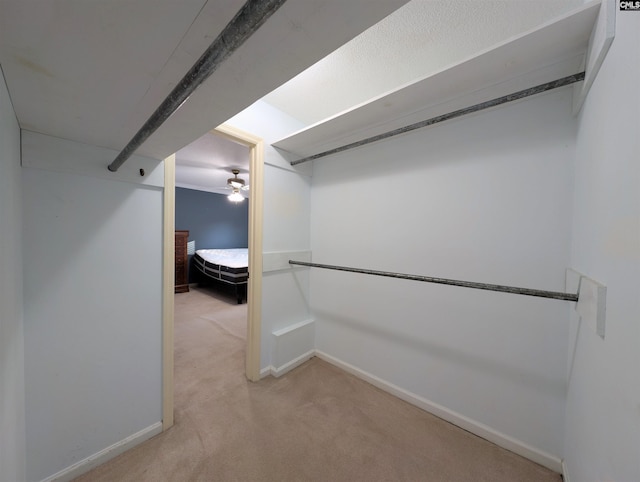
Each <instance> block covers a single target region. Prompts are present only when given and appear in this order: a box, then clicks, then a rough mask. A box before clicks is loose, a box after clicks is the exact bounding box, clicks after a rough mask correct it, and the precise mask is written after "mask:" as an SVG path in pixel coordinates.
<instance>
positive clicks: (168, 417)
mask: <svg viewBox="0 0 640 482" xmlns="http://www.w3.org/2000/svg"><path fill="white" fill-rule="evenodd" d="M212 132H215V133H216V134H218V135H220V136H222V137H225V138H226V139H228V140H231V141H233V142H236V143H239V144H242V145H244V146H246V147H248V148H249V183H250V185H251V196H249V242H248V248H249V280H248V286H247V340H246V355H245V375H246V377H247V379H249V380H251V381H258V380H259V379H260V326H261V312H262V309H261V308H262V226H263V182H264V144H263V141H262V139H260V138H259V137H256V136H254V135H252V134H249V133H247V132H244V131H241V130H239V129H236V128H235V127H232V126H228V125H224V124H223V125H221V126H219V127H217V128H216V129H214V131H212ZM164 165H165V189H164V219H163V225H164V230H163V241H164V250H163V258H164V259H163V307H162V311H163V321H162V324H163V329H162V429H163V430H167V429H168V428H170V427H171V426H172V425H173V413H174V391H173V364H174V360H173V356H174V352H173V345H174V336H173V334H174V279H175V278H174V255H175V246H174V235H175V233H174V218H175V155H174V156H170V157H169V158H167V159H165V163H164Z"/></svg>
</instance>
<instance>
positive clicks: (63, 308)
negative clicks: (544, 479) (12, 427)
mask: <svg viewBox="0 0 640 482" xmlns="http://www.w3.org/2000/svg"><path fill="white" fill-rule="evenodd" d="M22 147H23V164H24V166H27V167H25V168H24V169H23V182H24V185H23V207H24V214H23V216H24V232H23V242H24V248H23V249H24V253H25V257H24V305H25V308H24V310H25V311H24V316H25V321H24V327H25V328H24V331H25V335H24V337H25V381H26V445H27V474H26V475H27V479H28V480H33V481H35V480H41V479H43V478H45V477H49V476H51V475H53V474H56V473H58V472H60V471H64V470H67V469H69V468H70V467H71V466H72V465H73V464H76V463H83V461H84V463H86V462H87V460H86V459H87V458H88V457H90V456H93V455H95V454H97V453H99V452H101V451H103V450H105V449H108V448H109V447H112V446H113V445H114V444H116V443H119V442H121V441H123V440H124V439H126V438H127V437H130V436H132V435H133V434H136V433H137V432H139V431H144V430H147V429H149V428H150V427H155V428H157V427H158V423H159V422H160V421H161V419H162V412H161V404H162V393H161V388H162V387H161V359H162V358H161V354H162V353H161V334H162V317H161V300H162V298H161V293H162V271H161V269H162V189H161V188H160V187H157V186H154V185H147V186H144V185H141V184H139V183H138V182H139V181H138V179H139V175H138V174H137V172H136V171H137V165H138V163H139V162H142V163H146V164H147V165H149V164H151V163H155V164H156V166H158V170H157V171H158V172H162V167H161V163H159V162H158V161H150V160H144V159H132V160H130V161H129V162H130V163H131V166H129V167H128V170H125V172H124V173H119V176H120V179H121V180H108V179H101V178H97V177H93V176H92V175H78V174H73V173H70V172H54V171H52V170H44V169H42V168H41V167H43V166H47V165H51V167H52V168H54V169H56V168H59V167H60V165H61V164H64V163H65V162H66V163H67V164H66V165H65V166H63V169H61V170H66V169H68V168H69V167H71V165H72V164H74V163H75V164H77V165H79V166H80V165H82V166H83V170H84V172H87V173H90V172H91V170H92V169H93V170H95V172H96V173H98V172H99V173H105V176H106V177H109V173H108V172H107V170H106V166H107V164H108V162H109V161H110V160H111V159H113V158H114V157H115V155H116V154H117V153H115V152H113V151H109V150H106V149H99V148H94V147H91V146H85V145H81V144H77V143H74V142H70V141H63V140H60V139H55V138H51V137H47V136H42V135H39V134H34V133H27V132H23V146H22ZM63 157H64V162H63V160H62V158H63ZM152 167H153V166H149V169H148V171H149V177H150V178H154V177H157V176H158V175H159V174H158V172H156V171H154V170H153V169H152ZM127 172H129V173H131V174H132V177H131V178H130V181H131V182H127V181H125V180H123V179H124V177H123V176H126V175H127ZM134 175H135V176H137V177H133V176H134ZM116 179H117V177H116ZM159 181H160V184H161V182H162V179H160V180H159ZM143 182H147V181H143ZM155 428H154V430H155ZM76 475H77V474H76Z"/></svg>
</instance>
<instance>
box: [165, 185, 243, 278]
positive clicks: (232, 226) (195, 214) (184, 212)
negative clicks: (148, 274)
mask: <svg viewBox="0 0 640 482" xmlns="http://www.w3.org/2000/svg"><path fill="white" fill-rule="evenodd" d="M175 226H176V229H186V230H188V231H189V241H195V242H196V249H211V248H221V249H226V248H246V247H248V242H249V203H248V202H247V201H245V202H242V203H232V202H230V201H229V200H228V199H227V196H225V195H223V194H216V193H211V192H205V191H195V190H193V189H185V188H180V187H177V188H176V221H175ZM194 274H195V273H194V270H193V269H191V256H190V257H189V282H190V283H194V282H195V281H196V279H195V277H194Z"/></svg>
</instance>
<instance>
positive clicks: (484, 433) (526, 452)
mask: <svg viewBox="0 0 640 482" xmlns="http://www.w3.org/2000/svg"><path fill="white" fill-rule="evenodd" d="M315 355H316V356H317V357H318V358H320V359H322V360H324V361H326V362H328V363H331V364H332V365H335V366H337V367H338V368H341V369H343V370H344V371H346V372H349V373H351V374H352V375H355V376H356V377H358V378H360V379H362V380H364V381H366V382H369V383H371V384H372V385H374V386H376V387H378V388H380V389H381V390H384V391H385V392H388V393H390V394H392V395H394V396H396V397H398V398H400V399H402V400H404V401H405V402H408V403H410V404H412V405H415V406H416V407H418V408H421V409H422V410H424V411H426V412H429V413H431V414H433V415H435V416H436V417H439V418H441V419H443V420H446V421H447V422H450V423H452V424H454V425H457V426H458V427H460V428H463V429H464V430H466V431H468V432H471V433H473V434H475V435H477V436H478V437H482V438H483V439H485V440H488V441H489V442H493V443H494V444H496V445H498V446H500V447H502V448H505V449H507V450H509V451H511V452H513V453H515V454H518V455H521V456H522V457H525V458H527V459H529V460H531V461H533V462H536V463H538V464H540V465H543V466H544V467H547V468H549V469H551V470H553V471H555V472H558V473H562V472H563V468H564V467H563V465H562V461H561V460H560V459H559V458H558V457H555V456H553V455H551V454H548V453H546V452H544V451H542V450H538V449H536V448H535V447H532V446H530V445H528V444H526V443H524V442H521V441H520V440H516V439H514V438H513V437H510V436H508V435H505V434H503V433H501V432H498V431H497V430H494V429H492V428H491V427H488V426H487V425H484V424H482V423H480V422H477V421H475V420H472V419H470V418H468V417H465V416H464V415H461V414H459V413H457V412H454V411H453V410H449V409H448V408H446V407H443V406H442V405H439V404H437V403H434V402H432V401H430V400H427V399H425V398H422V397H420V396H418V395H415V394H413V393H411V392H409V391H407V390H405V389H403V388H400V387H398V386H396V385H393V384H392V383H389V382H386V381H384V380H382V379H381V378H378V377H376V376H375V375H372V374H370V373H367V372H365V371H363V370H361V369H359V368H357V367H355V366H353V365H350V364H349V363H345V362H343V361H341V360H339V359H337V358H334V357H332V356H331V355H328V354H327V353H324V352H322V351H319V350H316V352H315ZM565 480H566V479H565Z"/></svg>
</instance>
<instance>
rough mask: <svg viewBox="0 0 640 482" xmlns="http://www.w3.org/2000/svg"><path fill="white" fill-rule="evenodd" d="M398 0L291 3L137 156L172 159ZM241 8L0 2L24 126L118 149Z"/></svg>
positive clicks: (1, 60)
mask: <svg viewBox="0 0 640 482" xmlns="http://www.w3.org/2000/svg"><path fill="white" fill-rule="evenodd" d="M405 2H406V0H384V1H371V0H349V1H348V2H342V1H328V2H327V1H324V0H289V1H287V2H286V3H284V5H283V6H282V7H280V9H279V10H278V11H277V12H276V13H274V15H273V16H271V17H270V18H269V20H267V22H265V24H264V25H262V27H261V28H260V29H259V30H258V31H257V32H255V33H254V34H253V35H252V36H251V38H249V39H248V40H247V41H246V42H245V43H244V44H243V45H242V46H241V47H240V48H239V49H238V50H237V51H236V52H235V53H234V54H233V55H231V56H230V57H229V58H228V59H227V60H226V61H224V62H223V63H222V64H221V66H220V67H219V68H218V69H217V70H216V72H215V73H214V74H213V75H212V76H211V77H210V78H209V79H208V80H207V81H206V82H204V83H203V84H202V85H201V86H200V87H199V89H198V90H196V92H195V93H194V94H192V96H191V97H190V98H189V99H188V100H187V101H186V102H185V103H184V104H183V105H182V107H181V108H180V109H179V110H178V111H176V112H175V113H174V114H173V115H172V116H171V117H170V118H169V119H168V120H167V121H166V122H165V123H164V124H163V126H162V127H161V128H160V129H159V130H158V131H157V132H156V133H155V134H154V135H152V136H151V137H150V138H149V139H148V140H147V141H146V142H145V144H143V146H142V147H141V148H140V149H139V150H138V152H137V154H140V155H146V156H150V157H154V158H159V159H162V158H164V157H167V156H168V155H170V154H172V153H174V152H176V151H177V150H178V149H180V148H182V147H184V146H185V145H187V144H188V143H190V142H192V141H194V140H195V139H197V138H199V137H200V136H202V135H203V134H205V133H206V132H208V131H210V130H211V129H212V128H214V127H216V126H218V125H219V124H221V123H223V122H224V121H225V120H227V119H229V118H230V117H232V116H233V115H235V114H236V113H238V112H239V111H241V110H242V109H244V108H245V107H247V106H248V105H250V104H252V103H253V102H254V101H256V100H258V99H259V98H260V97H262V96H263V95H265V94H266V93H268V92H270V91H271V90H273V89H274V88H275V87H277V86H279V85H281V84H282V83H283V82H285V81H286V80H288V79H290V78H291V77H293V76H294V75H296V74H298V73H299V72H301V71H302V70H304V69H305V68H307V67H308V66H310V65H311V64H313V63H314V62H316V61H317V60H319V59H321V58H322V57H324V56H325V55H327V54H329V53H330V52H332V51H333V50H335V49H336V48H338V47H339V46H341V45H342V44H344V43H345V42H347V41H348V40H350V39H352V38H353V37H354V36H356V35H358V34H359V33H361V32H362V31H363V30H365V29H366V28H368V27H369V26H371V25H372V24H374V23H376V22H377V21H379V20H380V19H382V18H383V17H385V16H386V15H388V14H389V13H391V12H392V11H394V10H395V9H397V8H398V7H400V6H401V5H403V4H404V3H405ZM243 3H244V0H225V1H219V0H135V1H132V0H102V1H87V0H55V1H54V0H51V1H42V0H0V65H1V66H2V70H3V73H4V76H5V79H6V82H7V86H8V89H9V93H10V96H11V99H12V102H13V106H14V110H15V112H16V115H17V118H18V122H19V124H20V126H21V128H23V129H26V130H31V131H35V132H40V133H44V134H48V135H52V136H56V137H60V138H65V139H70V140H75V141H79V142H83V143H87V144H92V145H96V146H101V147H108V148H113V149H117V150H121V149H122V148H123V147H124V146H125V145H126V144H127V142H128V141H129V140H130V139H131V138H132V137H133V135H134V134H135V132H136V131H137V130H138V129H139V128H140V126H142V124H143V123H144V122H145V121H146V119H147V118H148V117H149V116H150V114H151V113H152V112H153V111H154V110H155V109H156V108H157V107H158V105H160V103H161V102H162V100H163V99H164V98H165V97H166V96H167V94H168V93H169V92H170V91H171V89H172V88H173V87H174V86H175V85H176V83H177V82H178V81H179V80H180V79H181V78H182V76H184V74H185V73H186V72H187V70H188V69H189V68H190V67H191V66H192V65H193V64H194V63H195V61H196V60H197V59H198V57H199V56H200V55H201V54H202V53H203V52H204V50H205V49H206V48H207V47H208V46H209V45H210V44H211V42H212V41H213V40H214V39H215V38H216V37H217V35H218V34H219V32H220V31H221V29H222V28H223V27H224V26H225V25H226V24H227V23H228V22H229V20H230V19H231V18H232V17H233V15H234V14H235V13H236V12H237V11H238V10H239V9H240V7H241V6H242V4H243ZM327 32H331V35H327Z"/></svg>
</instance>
